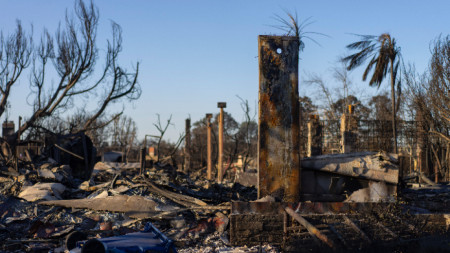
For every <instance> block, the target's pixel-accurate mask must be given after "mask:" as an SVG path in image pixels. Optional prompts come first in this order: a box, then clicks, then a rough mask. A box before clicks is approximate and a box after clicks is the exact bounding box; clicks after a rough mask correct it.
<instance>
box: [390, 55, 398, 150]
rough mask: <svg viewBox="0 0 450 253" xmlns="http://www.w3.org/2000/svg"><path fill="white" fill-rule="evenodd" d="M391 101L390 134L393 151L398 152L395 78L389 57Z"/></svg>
mask: <svg viewBox="0 0 450 253" xmlns="http://www.w3.org/2000/svg"><path fill="white" fill-rule="evenodd" d="M390 61H391V101H392V134H393V138H394V153H396V154H397V153H398V150H397V118H396V114H397V112H396V108H395V80H394V60H393V59H391V60H390Z"/></svg>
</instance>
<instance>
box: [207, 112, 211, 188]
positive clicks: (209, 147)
mask: <svg viewBox="0 0 450 253" xmlns="http://www.w3.org/2000/svg"><path fill="white" fill-rule="evenodd" d="M211 118H212V113H207V114H206V127H207V147H208V148H207V163H208V171H207V178H208V180H211V179H212V161H211V157H212V156H211Z"/></svg>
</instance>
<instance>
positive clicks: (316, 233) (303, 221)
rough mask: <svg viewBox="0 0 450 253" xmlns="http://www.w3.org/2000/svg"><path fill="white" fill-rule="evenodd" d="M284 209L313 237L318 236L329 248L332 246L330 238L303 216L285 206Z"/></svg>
mask: <svg viewBox="0 0 450 253" xmlns="http://www.w3.org/2000/svg"><path fill="white" fill-rule="evenodd" d="M284 210H286V213H288V214H289V215H290V216H291V217H292V218H294V219H295V220H296V221H298V222H299V223H300V224H301V225H303V226H304V227H305V228H306V229H307V230H308V232H309V233H310V234H311V235H312V236H313V237H317V238H319V239H320V240H321V241H322V242H324V243H325V244H327V245H328V246H329V247H330V248H334V243H333V241H332V240H330V239H329V238H328V237H327V236H326V235H324V234H322V233H321V232H320V231H319V230H318V229H317V228H316V227H314V226H313V225H312V224H311V223H309V222H308V221H307V220H306V219H305V218H303V217H302V216H300V215H299V214H297V213H296V212H295V211H294V210H293V209H292V208H290V207H286V208H285V209H284Z"/></svg>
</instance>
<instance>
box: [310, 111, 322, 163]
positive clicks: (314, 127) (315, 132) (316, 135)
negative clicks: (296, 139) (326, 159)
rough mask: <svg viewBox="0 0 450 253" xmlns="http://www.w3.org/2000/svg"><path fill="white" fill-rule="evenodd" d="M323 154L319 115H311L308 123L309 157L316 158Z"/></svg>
mask: <svg viewBox="0 0 450 253" xmlns="http://www.w3.org/2000/svg"><path fill="white" fill-rule="evenodd" d="M321 154H322V125H321V124H320V120H319V115H317V114H315V115H310V118H309V122H308V150H307V156H308V157H311V156H316V155H321Z"/></svg>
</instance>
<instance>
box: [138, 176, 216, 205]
mask: <svg viewBox="0 0 450 253" xmlns="http://www.w3.org/2000/svg"><path fill="white" fill-rule="evenodd" d="M140 178H141V179H143V181H144V183H145V184H146V185H147V186H148V187H149V190H150V191H152V192H154V193H157V194H160V195H161V196H163V197H166V198H168V199H170V200H172V201H173V202H175V203H177V204H180V205H182V206H185V207H195V206H208V204H206V203H205V202H203V201H201V200H199V199H196V198H194V197H191V196H186V195H182V194H178V193H175V192H170V191H166V190H163V189H161V188H159V187H157V186H156V185H155V184H153V183H152V182H151V181H150V180H148V179H146V178H145V177H144V176H140Z"/></svg>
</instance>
